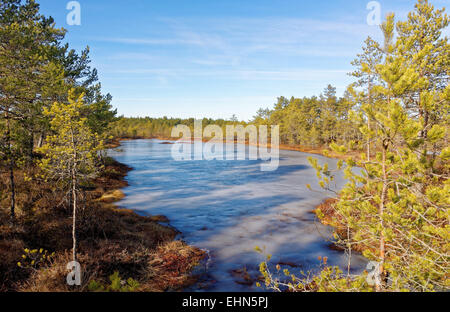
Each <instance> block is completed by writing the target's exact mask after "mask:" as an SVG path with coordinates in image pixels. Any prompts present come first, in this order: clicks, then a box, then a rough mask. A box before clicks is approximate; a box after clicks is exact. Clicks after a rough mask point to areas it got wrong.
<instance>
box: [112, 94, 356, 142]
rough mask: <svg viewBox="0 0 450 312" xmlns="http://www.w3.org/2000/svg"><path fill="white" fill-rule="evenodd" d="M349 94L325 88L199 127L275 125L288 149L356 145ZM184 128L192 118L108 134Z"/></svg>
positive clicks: (158, 133) (144, 121)
mask: <svg viewBox="0 0 450 312" xmlns="http://www.w3.org/2000/svg"><path fill="white" fill-rule="evenodd" d="M353 103H354V101H352V99H351V96H350V94H349V93H346V94H345V95H344V97H342V98H338V97H337V96H336V89H335V88H334V87H332V86H331V85H329V86H328V87H327V88H326V89H325V91H324V92H323V94H321V95H320V96H318V97H317V96H313V97H310V98H307V97H304V98H294V97H292V98H291V99H287V98H285V97H283V96H282V97H279V98H278V102H277V103H276V104H274V107H273V109H260V110H259V111H258V112H257V114H256V116H255V117H253V119H252V120H250V121H248V122H244V121H238V120H237V118H236V117H235V116H233V117H232V118H230V119H228V120H224V119H208V118H204V119H203V120H202V125H203V127H206V126H208V125H218V126H220V127H222V128H223V129H224V130H225V127H226V126H227V125H243V126H246V125H249V124H253V125H256V126H260V125H267V126H270V125H279V126H280V142H281V143H282V144H288V145H303V146H312V147H317V146H325V145H328V144H330V143H333V142H336V143H343V142H348V141H351V140H353V141H358V140H359V139H360V138H361V135H360V132H359V131H358V128H357V127H356V126H355V125H354V124H353V123H352V122H351V120H349V118H348V111H349V110H350V109H351V108H353V105H354V104H353ZM177 125H186V126H188V127H190V128H191V129H193V127H194V118H190V119H179V118H167V117H163V118H149V117H145V118H125V117H121V118H119V119H118V120H117V121H116V122H115V123H114V124H113V125H112V130H111V134H112V135H113V136H114V137H117V138H128V139H133V138H170V137H171V132H172V129H173V128H174V127H175V126H177Z"/></svg>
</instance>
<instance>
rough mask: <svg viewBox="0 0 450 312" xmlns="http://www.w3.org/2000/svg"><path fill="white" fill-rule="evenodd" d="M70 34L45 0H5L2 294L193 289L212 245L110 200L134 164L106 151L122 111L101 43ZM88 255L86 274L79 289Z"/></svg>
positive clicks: (1, 40)
mask: <svg viewBox="0 0 450 312" xmlns="http://www.w3.org/2000/svg"><path fill="white" fill-rule="evenodd" d="M65 34H66V31H65V30H64V29H62V28H57V27H56V26H55V23H54V20H53V19H52V18H51V17H46V16H43V15H41V14H40V13H39V5H38V4H37V3H36V2H35V1H34V0H26V1H21V0H1V1H0V207H1V208H0V291H11V290H23V291H68V290H74V291H83V290H92V291H97V290H103V291H131V290H137V289H138V288H139V290H151V291H162V290H166V289H169V288H171V289H176V288H178V287H182V286H183V285H184V284H185V283H186V282H188V280H189V274H188V273H189V271H190V270H191V269H192V267H193V266H194V265H195V263H197V261H198V260H199V259H200V258H201V257H202V253H201V252H200V251H199V250H197V249H195V248H193V247H190V246H187V245H186V244H184V243H182V242H174V241H173V240H174V238H175V236H176V231H175V230H173V229H170V228H167V227H164V226H162V225H159V224H158V223H157V222H156V221H155V220H156V219H155V220H153V219H150V218H144V217H140V216H137V215H135V214H134V213H132V212H129V211H122V210H121V211H119V210H117V209H115V208H114V206H113V205H112V204H110V202H111V200H110V198H108V201H106V200H104V197H105V196H103V195H104V194H105V192H106V193H107V194H109V193H110V194H116V193H117V192H119V191H117V188H120V187H123V186H125V185H126V183H125V182H124V181H123V177H124V176H125V175H126V172H127V171H128V170H129V168H126V166H124V165H121V164H118V163H116V162H114V161H113V160H112V159H109V158H107V157H105V155H104V153H103V149H104V146H105V145H104V143H105V140H107V139H108V138H107V132H108V131H109V129H110V127H111V123H112V122H113V121H115V120H116V111H115V110H113V109H112V107H111V104H110V102H111V99H112V97H111V96H110V95H109V94H107V95H104V94H102V92H101V84H100V82H99V81H98V77H97V71H96V69H94V68H92V67H91V66H90V58H89V48H86V49H85V50H83V51H81V53H78V52H76V51H75V50H73V49H70V47H69V45H68V44H67V43H65V42H64V37H65ZM112 201H114V200H112ZM165 257H171V258H173V259H176V261H178V262H179V263H178V265H177V268H178V269H177V270H176V272H174V270H172V268H171V266H170V265H171V264H168V263H166V262H165V261H164V260H161V259H165ZM136 259H138V260H136ZM77 260H78V261H79V262H80V263H82V264H83V266H82V268H83V272H82V273H83V275H82V276H83V281H82V285H80V286H79V287H72V288H70V287H69V286H68V285H67V284H66V275H67V273H68V271H67V269H66V266H67V264H68V263H69V262H70V261H77ZM121 276H122V277H123V278H124V279H126V278H128V282H126V283H127V286H123V287H122V286H121V285H122V284H121V283H122V279H121V278H120V277H121ZM133 278H136V280H135V279H133ZM109 282H110V283H111V285H109Z"/></svg>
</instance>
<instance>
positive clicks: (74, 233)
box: [72, 169, 77, 262]
mask: <svg viewBox="0 0 450 312" xmlns="http://www.w3.org/2000/svg"><path fill="white" fill-rule="evenodd" d="M76 182H77V181H76V176H75V169H72V200H73V207H72V208H73V215H72V243H73V244H72V257H73V261H74V262H76V261H77V231H76V229H77V187H76V185H77V183H76Z"/></svg>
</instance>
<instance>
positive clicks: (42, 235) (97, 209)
mask: <svg viewBox="0 0 450 312" xmlns="http://www.w3.org/2000/svg"><path fill="white" fill-rule="evenodd" d="M129 170H130V168H128V167H126V166H124V165H122V164H119V163H117V162H114V161H111V160H109V161H108V162H107V163H106V168H105V170H104V173H103V174H102V176H101V177H99V178H98V179H96V181H94V182H93V185H92V186H90V187H87V188H86V189H85V190H84V191H83V196H82V202H84V204H83V205H82V207H81V208H80V209H79V219H78V220H79V222H78V223H77V228H78V235H77V236H78V241H79V245H78V255H79V262H80V263H81V265H82V271H83V284H82V286H81V287H76V288H70V287H69V286H67V284H66V275H67V273H68V272H67V270H66V265H67V263H69V262H70V254H71V253H70V251H71V247H72V238H71V231H72V220H71V209H70V206H69V205H68V203H67V201H65V200H64V198H63V194H61V192H60V191H59V190H58V189H52V188H51V187H50V186H49V185H48V184H46V183H36V182H31V183H28V182H25V181H24V179H23V178H20V176H23V173H19V172H18V173H17V174H16V176H17V191H18V194H20V196H19V197H18V206H17V212H18V218H17V222H16V224H15V225H14V226H11V225H10V224H9V222H8V221H9V217H8V211H7V209H0V291H32V292H36V291H37V292H47V291H86V290H87V284H88V283H89V282H90V281H91V280H92V279H95V280H97V281H103V282H107V281H108V277H109V276H110V275H111V274H113V273H114V272H115V271H118V272H119V273H120V276H121V277H123V278H125V279H127V278H130V277H131V278H133V279H135V280H137V281H138V282H139V283H140V284H141V285H142V287H141V288H142V290H149V291H164V290H167V289H179V288H183V287H185V286H186V285H187V284H189V283H190V282H192V278H191V277H190V276H189V272H190V270H191V269H192V268H193V267H194V266H195V265H196V264H197V263H198V261H199V260H200V258H201V257H203V252H201V251H200V250H198V249H196V248H194V247H191V246H187V245H186V244H185V243H183V242H179V241H174V239H175V236H176V235H177V234H178V233H177V231H176V230H174V229H173V228H170V227H166V226H163V225H161V224H159V223H158V222H161V221H163V222H167V221H168V220H167V218H165V217H162V216H154V217H144V216H140V215H137V214H136V213H134V212H133V211H130V210H125V209H118V208H117V207H115V206H114V205H113V204H112V203H113V202H115V201H117V200H119V199H120V198H122V197H123V193H122V192H121V191H120V190H118V189H119V188H121V187H123V186H125V185H126V182H125V181H124V179H123V178H124V177H125V175H126V174H127V172H128V171H129ZM0 187H1V189H6V190H8V186H7V176H6V174H4V175H0ZM0 204H1V207H7V206H8V198H7V197H5V198H3V199H2V200H0ZM25 248H30V249H39V248H44V249H46V250H48V251H50V252H55V256H54V257H53V259H52V261H51V263H50V264H47V265H44V266H42V267H39V268H36V269H24V268H19V267H18V266H17V262H19V261H20V260H21V257H22V255H23V253H24V249H25ZM161 261H162V262H161Z"/></svg>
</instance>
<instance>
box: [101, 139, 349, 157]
mask: <svg viewBox="0 0 450 312" xmlns="http://www.w3.org/2000/svg"><path fill="white" fill-rule="evenodd" d="M133 140H161V141H171V142H177V141H178V140H180V138H168V137H161V136H152V137H136V138H115V139H113V140H112V141H111V145H109V146H108V148H116V147H119V146H120V141H133ZM193 141H195V139H191V141H190V142H191V143H192V142H193ZM209 141H210V139H202V142H209ZM223 143H231V142H229V141H226V140H224V141H223ZM235 143H236V141H235ZM245 145H250V144H249V143H248V141H246V142H245ZM257 146H258V145H257ZM267 146H268V147H269V148H270V147H271V145H270V144H268V145H267ZM279 149H280V150H283V151H296V152H301V153H306V154H313V155H320V156H323V157H327V158H332V159H341V160H345V159H346V158H347V157H348V156H343V155H341V154H338V153H336V152H334V151H332V150H331V149H329V148H326V147H307V146H302V145H288V144H280V146H279ZM357 153H358V152H355V153H347V155H348V154H351V155H357Z"/></svg>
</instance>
